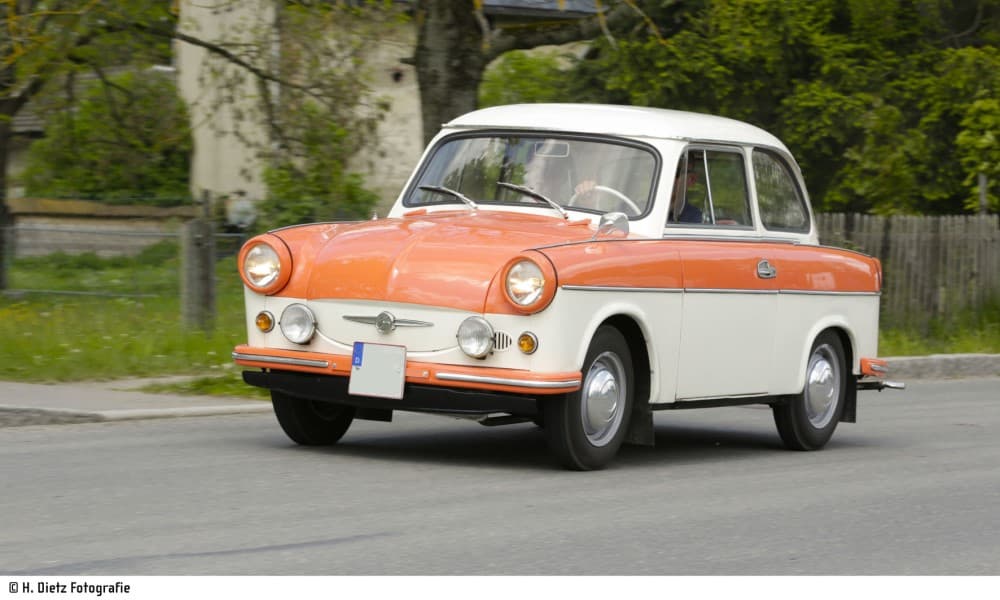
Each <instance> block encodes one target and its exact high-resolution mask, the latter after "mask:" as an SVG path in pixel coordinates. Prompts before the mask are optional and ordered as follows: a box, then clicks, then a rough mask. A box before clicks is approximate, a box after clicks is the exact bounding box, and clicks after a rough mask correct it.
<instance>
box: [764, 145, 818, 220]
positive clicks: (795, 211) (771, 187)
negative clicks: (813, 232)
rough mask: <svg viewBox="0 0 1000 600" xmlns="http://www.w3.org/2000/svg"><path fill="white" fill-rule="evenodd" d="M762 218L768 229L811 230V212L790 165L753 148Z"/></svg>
mask: <svg viewBox="0 0 1000 600" xmlns="http://www.w3.org/2000/svg"><path fill="white" fill-rule="evenodd" d="M753 177H754V183H755V184H756V185H757V203H758V204H759V205H760V219H761V222H763V223H764V227H766V228H767V229H777V230H784V231H809V213H808V211H806V206H805V201H804V199H803V197H802V193H801V192H800V191H799V186H798V185H797V184H796V183H795V177H793V176H792V173H791V171H790V170H789V169H788V165H786V164H785V162H784V161H783V160H781V159H780V158H778V157H777V156H776V155H774V154H772V153H770V152H767V151H763V150H754V151H753Z"/></svg>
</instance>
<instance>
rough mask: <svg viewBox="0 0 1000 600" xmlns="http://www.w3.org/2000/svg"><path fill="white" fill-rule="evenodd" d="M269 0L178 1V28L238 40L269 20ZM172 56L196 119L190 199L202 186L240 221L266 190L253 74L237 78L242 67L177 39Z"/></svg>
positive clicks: (258, 30)
mask: <svg viewBox="0 0 1000 600" xmlns="http://www.w3.org/2000/svg"><path fill="white" fill-rule="evenodd" d="M273 6H274V3H273V0H241V1H240V2H230V1H222V0H215V1H213V0H182V1H181V2H180V29H181V31H182V32H184V33H188V34H190V35H191V36H193V37H198V38H200V39H205V40H209V41H212V40H220V41H226V42H237V43H238V42H240V41H244V40H250V39H254V37H255V36H257V35H260V34H261V31H262V29H261V28H263V27H267V26H268V24H269V23H273V17H274V10H273ZM174 56H175V60H176V67H177V76H178V78H177V86H178V91H179V92H180V94H181V97H182V98H184V100H185V101H186V102H187V103H188V107H189V110H190V114H191V121H192V125H193V131H192V136H193V141H194V156H193V158H192V164H191V193H192V195H193V197H194V198H202V197H204V195H205V194H206V193H207V194H208V195H210V197H211V198H212V200H213V202H221V203H223V204H224V205H225V207H226V212H227V214H228V215H229V217H230V220H233V221H235V220H238V218H239V216H238V215H239V213H240V211H241V210H245V209H246V207H247V205H248V204H249V203H252V202H255V201H258V200H260V199H262V198H264V196H265V194H266V188H265V186H264V184H263V182H262V181H261V177H260V173H261V166H262V164H261V161H260V160H259V159H258V157H257V154H256V152H255V151H254V149H253V147H254V146H259V145H261V144H263V143H264V142H265V139H266V135H265V132H264V129H263V128H262V127H261V126H260V123H259V121H257V120H255V119H253V118H252V116H253V114H254V109H253V105H252V103H251V101H250V100H247V99H248V98H253V97H254V96H256V95H257V94H258V90H257V84H256V81H255V79H254V78H252V77H243V81H242V83H236V84H234V83H233V81H234V80H233V79H232V76H233V75H234V74H239V73H240V71H241V69H240V68H239V67H234V66H232V65H229V64H227V63H225V62H224V61H222V60H220V59H213V58H212V57H210V55H209V53H208V51H207V50H205V49H203V48H201V47H199V46H195V45H192V44H188V43H185V42H177V43H176V45H175V48H174ZM241 99H243V100H241ZM241 138H242V139H241ZM245 140H246V141H245Z"/></svg>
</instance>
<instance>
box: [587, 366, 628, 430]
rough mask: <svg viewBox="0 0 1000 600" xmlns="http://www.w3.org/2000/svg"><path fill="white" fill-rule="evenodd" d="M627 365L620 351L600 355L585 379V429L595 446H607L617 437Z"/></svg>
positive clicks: (622, 406) (623, 405)
mask: <svg viewBox="0 0 1000 600" xmlns="http://www.w3.org/2000/svg"><path fill="white" fill-rule="evenodd" d="M625 386H626V379H625V367H624V366H623V365H622V361H621V359H620V358H618V355H617V354H614V353H612V352H605V353H603V354H601V355H600V356H598V357H597V358H596V359H595V360H594V362H593V364H591V365H590V370H589V371H587V376H586V378H585V379H584V381H583V389H582V390H581V396H582V406H581V411H580V413H581V416H582V417H583V432H584V433H585V434H586V436H587V440H588V441H589V442H590V443H591V444H593V445H594V446H604V445H606V444H607V443H608V442H610V441H611V439H612V438H614V436H615V433H617V432H618V428H619V426H620V425H621V422H622V415H623V413H624V411H625V393H626V389H625Z"/></svg>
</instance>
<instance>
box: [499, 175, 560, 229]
mask: <svg viewBox="0 0 1000 600" xmlns="http://www.w3.org/2000/svg"><path fill="white" fill-rule="evenodd" d="M497 185H499V186H500V187H504V188H507V189H510V190H514V191H515V192H519V193H521V194H524V195H525V196H528V197H529V198H534V199H535V200H541V201H542V202H544V203H546V204H548V205H549V206H551V207H552V208H554V209H555V210H557V211H559V214H560V215H562V218H564V219H566V220H567V221H568V220H569V213H568V212H566V211H565V210H563V207H561V206H559V205H558V204H556V203H555V202H553V201H552V200H549V199H548V198H546V197H545V196H543V195H541V194H539V193H538V192H536V191H535V190H533V189H531V188H529V187H524V186H523V185H517V184H514V183H507V182H506V181H498V182H497Z"/></svg>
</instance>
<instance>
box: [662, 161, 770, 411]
mask: <svg viewBox="0 0 1000 600" xmlns="http://www.w3.org/2000/svg"><path fill="white" fill-rule="evenodd" d="M682 163H685V164H683V171H682V170H681V169H679V170H678V177H681V176H683V177H684V180H683V181H682V182H679V183H678V185H677V186H675V187H676V189H675V194H680V193H685V194H686V199H685V201H684V205H685V206H684V208H683V209H681V208H679V207H680V206H681V203H680V202H677V203H675V204H674V205H673V207H674V208H675V210H673V211H672V213H671V218H676V221H675V222H676V225H672V224H671V222H670V221H669V219H668V224H667V230H666V231H667V235H668V236H669V235H671V232H672V231H673V230H672V229H671V228H672V227H677V230H676V231H677V233H678V234H679V236H680V235H683V236H684V239H683V240H679V241H678V243H677V246H678V248H679V253H680V258H681V263H682V269H683V285H684V294H683V303H682V306H683V308H682V317H681V340H680V352H679V357H678V370H677V391H676V398H677V399H679V400H696V399H706V398H714V397H732V396H756V395H763V394H766V393H767V392H768V382H769V373H770V369H771V361H772V356H773V350H774V325H775V320H776V318H777V289H778V288H777V285H776V282H775V278H774V269H773V265H772V264H771V263H770V261H769V260H768V258H767V245H766V244H762V243H760V242H759V241H755V237H754V228H753V223H752V218H751V214H752V212H751V210H750V192H749V189H750V188H749V186H748V185H747V168H746V157H745V155H744V154H743V152H742V151H741V150H740V149H735V148H726V147H700V148H697V147H693V148H689V149H688V151H687V153H686V156H685V160H684V161H682ZM682 174H683V175H682ZM692 206H693V208H694V211H693V210H692V208H690V207H692ZM695 212H696V213H697V214H700V215H701V218H700V221H692V220H689V219H691V215H692V214H693V213H695Z"/></svg>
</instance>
